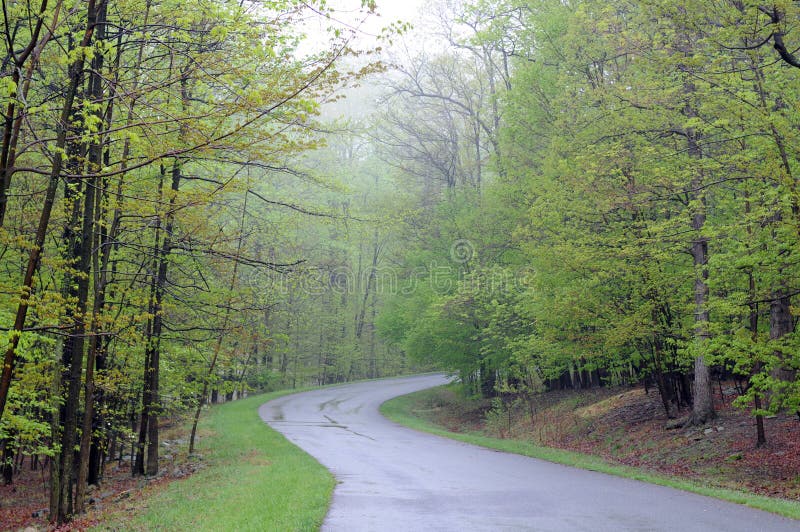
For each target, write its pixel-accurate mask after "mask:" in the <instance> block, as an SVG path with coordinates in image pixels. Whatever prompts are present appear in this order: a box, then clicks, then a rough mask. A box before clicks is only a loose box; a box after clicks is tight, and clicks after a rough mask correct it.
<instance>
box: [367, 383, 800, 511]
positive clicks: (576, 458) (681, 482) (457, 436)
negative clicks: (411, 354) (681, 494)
mask: <svg viewBox="0 0 800 532" xmlns="http://www.w3.org/2000/svg"><path fill="white" fill-rule="evenodd" d="M436 390H437V389H436V388H434V389H430V390H422V391H421V392H415V393H412V394H409V395H404V396H402V397H398V398H396V399H392V400H390V401H387V402H386V403H384V404H383V405H381V413H382V414H383V415H385V416H386V417H388V418H389V419H391V420H392V421H395V422H396V423H400V424H401V425H405V426H407V427H409V428H412V429H416V430H421V431H424V432H429V433H431V434H436V435H439V436H444V437H447V438H452V439H454V440H459V441H463V442H466V443H471V444H474V445H480V446H481V447H487V448H490V449H497V450H500V451H506V452H509V453H515V454H521V455H525V456H530V457H533V458H540V459H542V460H547V461H549V462H555V463H558V464H565V465H568V466H573V467H579V468H581V469H588V470H590V471H599V472H601V473H607V474H610V475H616V476H620V477H625V478H630V479H634V480H641V481H644V482H649V483H651V484H659V485H661V486H669V487H672V488H677V489H681V490H685V491H691V492H693V493H698V494H700V495H707V496H709V497H716V498H718V499H723V500H726V501H730V502H734V503H737V504H743V505H745V506H750V507H752V508H758V509H759V510H765V511H768V512H773V513H776V514H779V515H783V516H785V517H790V518H792V519H800V503H798V502H795V501H788V500H785V499H773V498H769V497H763V496H760V495H754V494H751V493H745V492H740V491H735V490H730V489H724V488H715V487H710V486H705V485H701V484H698V483H696V482H692V481H689V480H685V479H679V478H674V477H667V476H664V475H657V474H654V473H649V472H647V471H643V470H641V469H636V468H633V467H628V466H623V465H617V464H612V463H609V462H607V461H606V460H604V459H602V458H600V457H597V456H592V455H587V454H582V453H577V452H573V451H565V450H562V449H553V448H551V447H541V446H537V445H533V444H532V443H529V442H526V441H520V440H502V439H498V438H490V437H488V436H484V435H481V434H477V433H457V432H450V431H448V430H445V429H443V428H442V427H440V426H438V425H435V424H434V423H432V422H431V421H429V420H427V419H424V418H422V417H420V416H419V414H420V413H422V411H423V410H424V409H425V408H427V405H429V404H430V398H431V397H432V396H433V395H434V394H436Z"/></svg>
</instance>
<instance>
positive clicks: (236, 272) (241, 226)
mask: <svg viewBox="0 0 800 532" xmlns="http://www.w3.org/2000/svg"><path fill="white" fill-rule="evenodd" d="M248 188H249V181H248ZM246 215H247V194H245V196H244V204H243V205H242V216H241V218H240V220H239V239H238V242H237V243H236V255H235V256H234V263H233V272H232V273H231V281H230V283H229V285H228V290H229V294H228V301H227V304H226V305H225V315H224V318H223V320H222V330H221V331H220V333H219V335H218V336H217V341H216V343H215V344H214V354H213V355H212V356H211V362H210V363H209V365H208V371H207V372H206V378H205V379H203V391H202V393H201V394H200V399H199V400H198V401H197V408H196V409H195V411H194V419H193V420H192V432H191V434H190V436H189V454H192V453H193V452H194V443H195V438H196V437H197V424H198V423H199V422H200V412H201V411H202V409H203V403H204V402H205V400H206V396H207V395H208V383H209V381H210V380H211V376H212V375H213V374H214V369H215V368H216V365H217V359H218V358H219V353H220V351H221V350H222V341H223V339H224V336H225V332H226V331H227V330H228V323H229V321H230V315H231V304H232V303H233V291H234V290H235V289H236V284H237V278H238V276H239V257H240V256H241V253H242V245H243V244H244V221H245V216H246Z"/></svg>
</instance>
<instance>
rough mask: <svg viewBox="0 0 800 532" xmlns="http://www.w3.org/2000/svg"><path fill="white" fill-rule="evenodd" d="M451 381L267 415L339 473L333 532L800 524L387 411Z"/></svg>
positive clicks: (294, 401)
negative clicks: (441, 432) (434, 430)
mask: <svg viewBox="0 0 800 532" xmlns="http://www.w3.org/2000/svg"><path fill="white" fill-rule="evenodd" d="M444 382H445V378H444V377H443V376H435V375H434V376H431V375H427V376H421V377H408V378H400V379H392V380H381V381H372V382H364V383H358V384H351V385H344V386H337V387H332V388H325V389H322V390H316V391H312V392H306V393H301V394H296V395H290V396H286V397H282V398H280V399H276V400H274V401H270V402H268V403H266V404H264V405H262V406H261V408H260V410H259V414H260V415H261V418H262V419H263V420H264V421H266V422H267V423H268V424H269V425H270V426H272V427H273V428H275V429H276V430H278V431H280V432H282V433H283V434H284V435H285V436H286V437H287V438H288V439H289V440H290V441H291V442H293V443H295V444H296V445H298V446H299V447H301V448H302V449H304V450H305V451H306V452H308V453H309V454H311V455H312V456H313V457H314V458H316V459H317V460H319V462H320V463H322V465H324V466H325V467H327V468H328V469H330V470H331V471H332V472H333V474H334V475H335V477H336V479H337V481H338V485H337V487H336V489H335V491H334V494H333V503H332V505H331V508H330V511H329V512H328V515H327V517H326V519H325V523H324V524H323V526H322V530H331V531H348V532H353V531H360V530H370V531H429V530H430V531H433V530H448V531H450V530H452V531H483V530H485V531H500V530H514V531H517V530H537V531H546V530H558V531H567V530H568V531H573V530H587V531H593V532H594V531H600V530H608V531H619V530H637V531H638V530H641V531H645V530H647V531H651V530H664V531H669V532H677V531H680V532H684V531H689V530H722V531H726V532H732V531H742V532H753V531H759V530H764V531H773V530H774V531H784V530H785V531H793V532H797V531H798V530H800V522H798V521H794V520H790V519H785V518H782V517H778V516H775V515H772V514H769V513H766V512H761V511H758V510H752V509H750V508H746V507H744V506H739V505H736V504H732V503H727V502H723V501H719V500H716V499H712V498H709V497H703V496H700V495H694V494H691V493H687V492H683V491H679V490H675V489H671V488H665V487H662V486H655V485H651V484H646V483H643V482H638V481H634V480H628V479H623V478H619V477H614V476H609V475H605V474H602V473H595V472H591V471H584V470H580V469H574V468H571V467H566V466H562V465H558V464H552V463H550V462H545V461H542V460H536V459H533V458H527V457H524V456H518V455H514V454H507V453H501V452H497V451H492V450H488V449H484V448H481V447H475V446H472V445H468V444H465V443H461V442H457V441H453V440H448V439H446V438H440V437H438V436H433V435H429V434H424V433H420V432H416V431H413V430H410V429H406V428H404V427H401V426H399V425H397V424H395V423H392V422H390V421H388V420H387V419H385V418H384V417H382V416H381V415H380V414H379V413H378V407H379V406H380V404H381V403H383V402H384V401H386V400H388V399H390V398H392V397H396V396H398V395H403V394H406V393H411V392H413V391H416V390H421V389H424V388H429V387H432V386H436V385H439V384H442V383H444Z"/></svg>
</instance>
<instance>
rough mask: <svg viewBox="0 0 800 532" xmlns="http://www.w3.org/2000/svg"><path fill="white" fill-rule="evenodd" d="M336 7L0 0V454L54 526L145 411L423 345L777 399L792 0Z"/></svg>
mask: <svg viewBox="0 0 800 532" xmlns="http://www.w3.org/2000/svg"><path fill="white" fill-rule="evenodd" d="M335 4H336V3H335V2H325V1H321V0H315V1H309V2H303V1H299V0H271V1H268V2H248V1H242V2H238V1H229V0H213V1H212V0H187V1H183V2H175V1H173V0H87V1H85V2H77V1H64V0H3V20H2V26H1V27H0V29H1V30H2V31H0V34H1V35H2V40H3V47H4V56H3V62H2V66H1V67H0V100H2V101H0V108H2V126H3V132H2V148H1V151H0V329H1V330H2V331H3V333H4V338H5V339H4V344H3V347H2V355H3V368H2V376H1V377H0V470H1V471H2V480H3V482H5V483H6V484H12V483H13V482H14V480H15V476H16V475H17V474H18V473H19V471H20V470H21V469H22V468H29V469H31V468H39V469H42V470H46V471H47V478H48V482H47V489H48V490H49V499H50V507H49V516H50V520H51V521H53V522H54V523H59V524H60V523H65V522H67V521H69V520H70V519H72V517H73V516H75V515H77V514H79V513H80V512H82V511H83V510H84V509H85V508H86V505H87V496H86V493H87V488H88V486H90V485H97V484H99V483H102V480H103V474H104V467H105V464H106V463H107V462H111V461H113V460H122V459H123V458H124V459H126V460H128V461H129V462H130V471H131V474H132V475H135V476H142V477H153V476H155V475H156V474H157V473H158V471H159V449H160V445H159V426H160V421H161V420H163V419H166V418H170V417H176V416H184V417H187V418H188V419H190V420H191V421H193V425H194V428H193V430H192V436H191V440H190V442H189V447H190V452H191V448H192V447H193V446H194V442H195V429H196V427H197V424H198V421H199V419H200V417H201V414H202V411H203V407H204V406H206V405H208V404H210V403H216V402H219V401H225V400H233V399H234V398H238V397H241V396H243V395H246V394H248V393H254V392H259V391H269V390H277V389H283V388H299V387H304V386H315V385H326V384H333V383H340V382H346V381H353V380H358V379H365V378H378V377H385V376H391V375H398V374H404V373H411V372H416V371H424V370H430V369H440V370H445V371H448V372H451V373H453V374H455V375H457V376H458V378H459V380H460V381H461V382H462V383H463V384H464V386H465V387H466V388H467V389H468V390H469V391H471V393H474V394H477V395H480V396H483V397H496V396H513V397H518V398H523V399H525V398H530V397H535V396H537V395H540V394H542V393H544V392H546V391H549V390H555V389H564V388H571V389H580V388H589V387H597V386H611V385H629V384H641V383H644V384H645V386H647V387H652V388H655V389H657V390H658V393H659V396H660V398H661V403H662V404H663V411H664V414H665V416H667V417H668V418H671V419H672V418H674V419H676V420H679V421H680V423H682V424H685V425H687V426H688V425H702V424H704V423H707V422H709V421H710V420H712V419H713V418H714V416H715V405H714V400H713V393H712V385H713V383H714V382H716V381H720V382H721V381H722V380H726V381H730V382H734V383H735V385H736V389H737V391H738V397H737V399H736V400H735V404H736V405H737V406H738V407H740V408H741V409H743V410H745V411H747V412H748V413H749V414H750V415H752V416H753V418H754V420H755V427H756V429H755V431H754V434H753V440H754V442H755V443H756V444H758V445H762V444H764V443H766V442H767V440H768V438H769V434H767V433H766V431H765V430H764V424H763V418H764V417H765V416H769V415H772V414H774V413H776V412H779V411H783V412H797V411H800V379H798V369H800V343H799V342H800V337H798V334H797V332H796V326H797V320H798V311H797V308H796V305H797V298H798V295H800V283H798V279H800V275H798V274H799V273H800V272H798V269H799V268H800V265H799V264H798V259H800V188H799V187H800V184H799V183H798V179H797V178H795V177H794V173H795V172H800V168H799V167H798V164H799V163H800V138H798V137H800V107H798V101H800V99H798V97H799V96H800V30H798V23H799V22H800V5H798V3H796V2H793V1H788V0H779V1H774V2H769V3H767V2H759V1H752V0H715V1H711V0H700V1H696V2H686V1H684V0H658V1H656V0H644V1H626V0H604V1H599V0H437V1H436V2H431V3H428V4H426V5H425V7H424V21H423V22H421V23H418V24H416V23H415V26H414V27H412V26H411V25H410V24H408V23H407V22H406V21H404V20H397V21H394V20H389V21H387V20H382V21H381V24H382V25H383V26H384V29H383V30H382V31H381V32H379V33H380V34H379V35H376V36H373V38H372V39H367V40H365V39H363V35H362V34H363V33H364V32H363V31H362V30H360V29H359V26H358V25H357V24H356V25H353V24H349V23H345V22H343V21H342V19H340V18H339V15H338V14H337V11H336V10H335V8H334V7H335ZM354 4H356V6H357V7H356V9H355V12H356V13H357V17H361V18H360V19H359V20H367V19H370V18H373V19H374V18H375V17H379V14H380V12H381V4H382V2H366V1H364V2H360V9H358V7H359V6H358V4H359V2H355V3H354ZM376 4H377V5H376ZM309 21H316V22H312V23H309ZM798 416H800V414H798Z"/></svg>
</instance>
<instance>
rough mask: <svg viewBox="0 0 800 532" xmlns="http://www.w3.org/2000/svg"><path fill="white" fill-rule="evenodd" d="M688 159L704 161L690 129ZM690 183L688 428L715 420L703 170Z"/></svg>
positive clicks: (689, 113) (690, 110) (690, 111)
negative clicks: (691, 394)
mask: <svg viewBox="0 0 800 532" xmlns="http://www.w3.org/2000/svg"><path fill="white" fill-rule="evenodd" d="M686 86H687V98H691V97H692V94H693V93H694V86H693V85H691V84H690V83H687V84H686ZM684 114H685V115H686V117H687V118H690V119H692V118H696V117H697V111H696V110H695V109H694V107H693V105H692V103H691V102H689V103H687V105H686V108H685V111H684ZM686 139H687V142H688V153H689V156H690V157H691V158H692V159H694V160H696V161H697V162H698V164H699V163H700V160H701V159H702V157H703V153H702V149H701V147H700V139H699V134H698V133H697V132H696V131H695V130H694V129H692V128H690V129H688V130H687V131H686ZM694 172H695V173H694V176H693V177H692V180H691V185H690V186H691V200H692V203H693V205H694V207H693V209H692V213H691V216H692V223H691V227H692V231H693V232H694V240H692V245H691V253H692V258H693V263H694V272H695V274H694V309H695V310H694V344H695V349H696V350H697V351H698V352H697V354H696V355H695V360H694V399H693V402H692V414H691V415H690V416H689V421H688V424H690V425H702V424H704V423H706V422H708V421H709V420H711V419H714V418H715V417H716V412H715V410H714V402H713V399H712V395H711V375H710V371H709V367H708V365H707V364H706V359H705V354H704V353H703V351H704V350H705V348H706V346H707V345H708V341H709V339H710V338H711V335H710V333H709V330H708V319H709V316H708V238H707V237H706V236H705V235H704V234H703V231H704V228H705V224H706V198H705V193H704V188H703V187H704V185H705V183H704V181H705V175H704V171H703V169H702V168H698V169H696V170H695V171H694Z"/></svg>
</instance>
